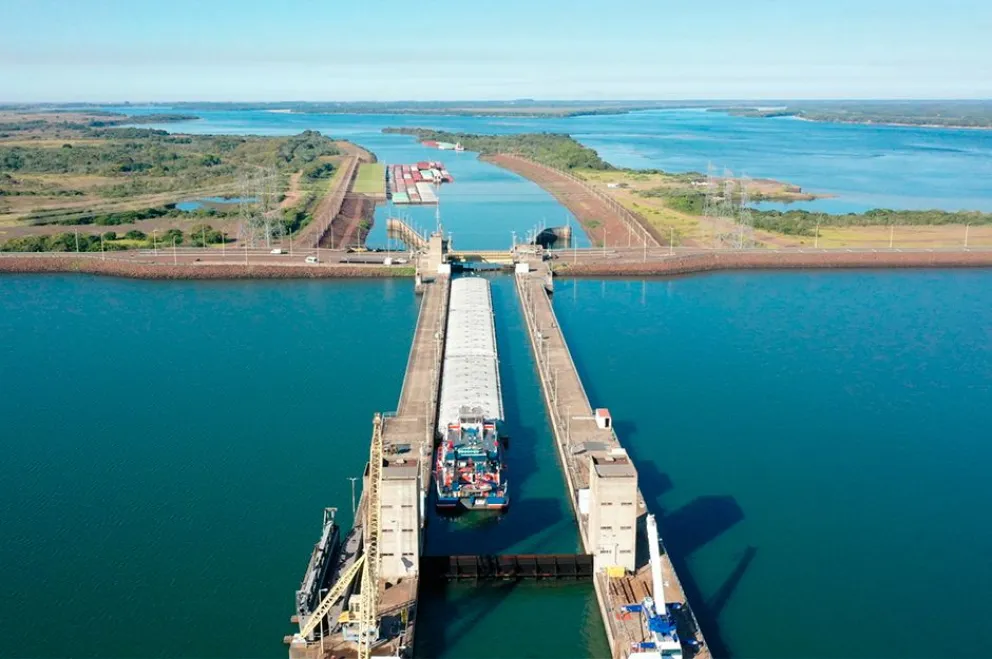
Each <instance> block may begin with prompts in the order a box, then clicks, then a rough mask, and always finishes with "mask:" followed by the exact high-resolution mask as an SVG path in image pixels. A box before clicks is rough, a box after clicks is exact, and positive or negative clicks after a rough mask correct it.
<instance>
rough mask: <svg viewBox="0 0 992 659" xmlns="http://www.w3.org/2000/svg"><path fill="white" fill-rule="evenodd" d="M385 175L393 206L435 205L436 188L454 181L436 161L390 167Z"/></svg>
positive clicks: (442, 165)
mask: <svg viewBox="0 0 992 659" xmlns="http://www.w3.org/2000/svg"><path fill="white" fill-rule="evenodd" d="M386 173H387V176H386V178H387V182H388V183H389V197H390V199H392V202H393V203H394V204H436V203H437V192H436V188H437V186H439V185H441V184H442V183H451V182H453V181H454V178H452V176H451V173H450V172H449V171H448V170H447V169H445V168H444V164H443V163H441V162H437V161H424V162H418V163H416V164H413V165H390V166H389V167H388V168H387V169H386Z"/></svg>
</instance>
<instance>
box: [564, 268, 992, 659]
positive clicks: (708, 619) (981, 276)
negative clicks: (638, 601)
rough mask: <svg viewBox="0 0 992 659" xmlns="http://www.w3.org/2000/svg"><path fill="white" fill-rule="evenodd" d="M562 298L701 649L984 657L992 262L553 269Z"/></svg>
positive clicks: (593, 393) (989, 644)
mask: <svg viewBox="0 0 992 659" xmlns="http://www.w3.org/2000/svg"><path fill="white" fill-rule="evenodd" d="M554 303H555V309H556V310H557V312H558V315H559V319H560V322H561V326H562V328H563V330H564V332H565V334H566V336H567V337H568V340H569V345H570V347H571V349H572V351H573V355H574V358H575V360H576V362H577V364H578V367H579V370H580V372H581V373H582V375H583V379H584V382H585V385H586V388H587V390H588V392H589V395H590V397H591V398H592V400H593V404H594V405H602V406H608V407H609V408H610V410H611V412H612V414H613V418H614V420H615V425H616V429H617V432H618V433H619V435H620V437H621V438H622V439H623V441H624V443H625V445H626V446H627V447H628V448H629V450H630V452H631V453H632V454H633V456H634V457H635V459H636V461H637V464H638V470H639V472H640V479H641V486H642V488H643V490H644V493H645V496H646V498H647V499H648V501H649V507H650V508H651V509H652V510H654V511H655V512H657V513H659V514H660V515H661V517H660V528H661V531H662V533H663V535H664V537H665V539H666V542H667V544H668V547H669V549H670V550H671V552H672V554H673V555H674V556H675V558H676V559H677V560H678V561H679V562H680V563H681V565H682V569H681V570H680V573H681V575H682V577H683V579H684V580H686V581H687V587H688V588H689V590H690V596H691V599H692V602H693V605H694V606H695V608H696V611H697V614H698V615H699V616H700V618H701V619H702V624H703V625H704V629H706V631H707V632H708V633H709V640H710V642H711V643H713V644H714V650H717V651H718V653H720V651H721V650H722V649H723V648H728V649H729V650H730V651H731V652H732V653H733V654H734V655H736V656H743V657H783V658H785V657H866V658H867V657H934V656H942V657H949V656H957V657H988V656H989V653H990V651H992V628H990V627H989V626H988V624H987V623H986V621H987V618H988V616H989V614H990V607H989V602H988V593H989V592H992V563H990V562H989V560H988V556H989V555H990V554H992V527H990V526H989V524H988V523H987V522H986V513H985V511H986V510H988V509H989V508H990V507H992V487H990V486H989V479H988V472H989V470H990V469H992V449H990V447H989V444H988V439H989V437H990V434H989V428H990V427H992V405H990V404H989V402H990V400H992V271H990V270H981V271H924V270H920V271H873V272H797V273H791V272H790V273H785V272H783V273H729V274H719V275H708V276H693V277H687V278H681V279H672V280H655V281H648V282H642V281H627V280H613V281H607V282H601V281H588V280H580V281H559V282H557V283H556V293H555V300H554ZM686 568H687V569H686Z"/></svg>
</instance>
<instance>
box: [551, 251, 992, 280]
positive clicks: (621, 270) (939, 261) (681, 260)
mask: <svg viewBox="0 0 992 659" xmlns="http://www.w3.org/2000/svg"><path fill="white" fill-rule="evenodd" d="M553 267H554V271H555V274H556V275H557V276H561V277H610V276H617V277H623V276H635V275H679V274H687V273H692V272H708V271H713V270H788V269H803V268H810V269H816V268H978V267H992V251H974V252H973V251H935V252H814V253H809V252H769V253H760V252H758V253H756V252H742V253H733V252H720V253H698V254H684V255H679V256H671V257H666V258H664V259H654V260H649V261H647V262H635V261H633V260H627V261H622V260H615V261H608V260H603V261H594V262H587V263H577V264H572V263H556V264H554V266H553Z"/></svg>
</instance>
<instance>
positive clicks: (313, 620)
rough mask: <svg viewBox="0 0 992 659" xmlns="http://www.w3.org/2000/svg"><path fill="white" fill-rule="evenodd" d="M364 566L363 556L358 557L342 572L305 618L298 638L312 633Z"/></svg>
mask: <svg viewBox="0 0 992 659" xmlns="http://www.w3.org/2000/svg"><path fill="white" fill-rule="evenodd" d="M364 564H365V556H364V555H362V556H359V557H358V560H356V561H355V562H354V563H352V564H351V566H350V567H349V568H348V569H347V570H345V571H344V574H342V575H341V576H340V577H338V580H337V582H336V583H335V584H334V586H333V587H332V588H331V590H330V591H329V592H328V593H327V595H326V596H325V597H324V599H322V600H321V601H320V604H318V605H317V608H316V609H314V610H313V614H312V615H311V616H310V617H309V618H307V621H306V624H303V625H301V626H300V633H299V637H300V638H306V637H307V636H309V635H310V633H311V632H313V630H314V629H316V628H317V625H319V624H320V621H321V620H323V619H324V616H326V615H327V612H328V611H330V610H331V607H332V606H333V605H334V602H336V601H337V600H338V598H340V597H341V596H342V595H343V594H344V591H345V589H346V588H347V587H348V586H349V585H350V584H351V582H352V581H354V579H355V575H357V574H358V571H359V570H360V569H362V565H364Z"/></svg>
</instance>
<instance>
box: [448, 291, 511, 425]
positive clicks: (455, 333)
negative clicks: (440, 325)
mask: <svg viewBox="0 0 992 659" xmlns="http://www.w3.org/2000/svg"><path fill="white" fill-rule="evenodd" d="M465 406H468V407H479V408H482V413H483V415H484V416H485V417H486V418H487V419H496V420H502V419H503V399H502V394H501V392H500V383H499V356H498V355H497V352H496V330H495V326H494V324H493V306H492V298H491V297H490V292H489V281H488V280H486V279H483V278H481V277H460V278H458V279H455V280H454V281H452V282H451V295H450V298H449V302H448V330H447V336H446V342H445V350H444V368H443V370H442V379H441V400H440V412H439V414H438V429H439V430H440V431H441V432H443V431H444V429H445V428H447V425H448V424H449V423H455V422H457V421H458V410H459V409H460V408H461V407H465Z"/></svg>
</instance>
